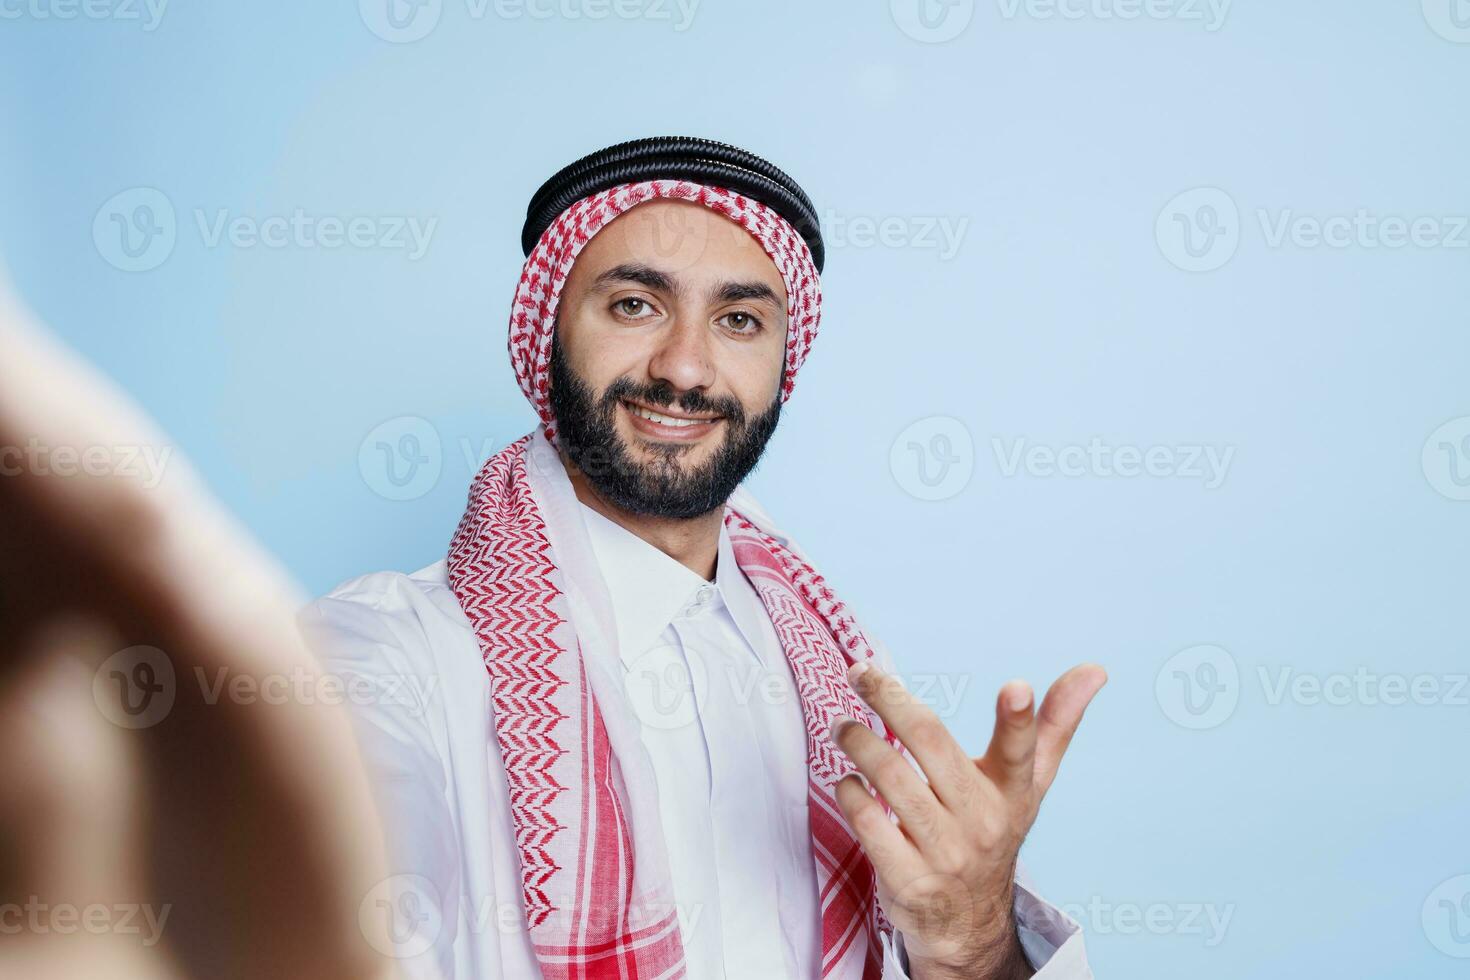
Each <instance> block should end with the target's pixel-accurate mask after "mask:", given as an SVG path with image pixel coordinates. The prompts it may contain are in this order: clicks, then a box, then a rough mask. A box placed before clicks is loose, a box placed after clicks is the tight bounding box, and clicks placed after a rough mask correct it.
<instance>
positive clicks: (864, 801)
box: [833, 773, 923, 882]
mask: <svg viewBox="0 0 1470 980" xmlns="http://www.w3.org/2000/svg"><path fill="white" fill-rule="evenodd" d="M833 795H834V796H835V797H836V798H837V808H838V809H839V810H841V811H842V816H843V819H845V820H846V821H847V826H848V827H849V828H851V830H852V835H853V836H854V837H856V838H857V842H858V844H859V845H861V846H862V849H863V853H864V854H866V855H867V856H868V860H869V861H871V862H873V870H875V871H876V872H878V877H879V878H880V879H882V880H883V881H885V882H895V881H897V882H902V881H908V880H909V879H910V878H911V877H913V876H914V875H915V874H918V873H919V869H921V868H922V867H923V859H922V858H920V857H919V852H918V850H917V849H916V848H915V847H914V845H913V844H912V843H910V841H909V839H908V838H907V837H905V836H904V835H903V831H901V830H899V829H898V827H897V826H895V825H894V823H893V821H892V820H891V819H889V816H888V814H887V813H886V812H885V811H884V809H883V807H882V806H881V805H879V803H878V801H877V800H875V799H873V797H872V796H871V795H869V793H868V788H867V787H866V786H864V785H863V780H862V777H860V776H858V775H857V774H855V773H854V774H851V775H847V776H844V777H842V778H841V779H839V780H838V781H837V786H836V787H835V788H834V789H833Z"/></svg>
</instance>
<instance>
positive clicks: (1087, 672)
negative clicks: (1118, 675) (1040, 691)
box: [1035, 664, 1108, 796]
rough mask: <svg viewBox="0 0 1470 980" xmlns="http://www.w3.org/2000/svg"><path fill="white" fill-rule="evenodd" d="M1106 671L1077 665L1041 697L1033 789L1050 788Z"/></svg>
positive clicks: (1103, 682) (1043, 791) (1104, 677)
mask: <svg viewBox="0 0 1470 980" xmlns="http://www.w3.org/2000/svg"><path fill="white" fill-rule="evenodd" d="M1107 682H1108V672H1107V671H1106V670H1104V669H1103V668H1102V667H1101V666H1099V665H1098V664H1079V665H1078V666H1076V667H1073V668H1072V669H1071V670H1069V671H1067V672H1066V673H1065V674H1063V675H1062V676H1061V677H1059V678H1057V680H1056V683H1054V684H1053V685H1052V686H1051V689H1050V690H1048V691H1047V692H1046V697H1045V698H1044V699H1042V702H1041V711H1040V712H1038V714H1037V717H1036V727H1037V731H1036V777H1035V779H1036V788H1037V790H1038V791H1039V793H1040V794H1041V795H1043V796H1044V795H1045V794H1046V791H1047V790H1049V789H1050V788H1051V784H1052V780H1053V779H1055V778H1056V775H1057V769H1058V768H1060V766H1061V764H1062V756H1063V755H1065V754H1066V752H1067V746H1068V745H1070V744H1071V743H1072V736H1073V735H1075V734H1077V726H1078V725H1080V724H1081V723H1082V714H1083V712H1085V711H1086V710H1087V706H1088V704H1090V703H1091V702H1092V699H1093V697H1094V696H1095V695H1096V694H1097V692H1098V691H1100V690H1102V686H1103V685H1104V684H1106V683H1107Z"/></svg>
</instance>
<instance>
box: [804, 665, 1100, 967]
mask: <svg viewBox="0 0 1470 980" xmlns="http://www.w3.org/2000/svg"><path fill="white" fill-rule="evenodd" d="M848 677H849V680H850V681H851V682H852V685H853V687H854V688H855V689H856V690H857V692H858V694H859V695H860V696H861V697H862V698H863V700H864V701H866V702H867V704H868V705H869V706H870V707H872V708H873V710H874V711H875V712H877V714H878V716H879V717H880V718H882V719H883V721H884V723H885V724H886V725H887V726H888V729H889V730H890V731H891V732H893V734H894V735H895V736H897V737H898V739H899V741H900V742H902V744H903V746H904V748H905V749H906V750H907V751H908V753H909V755H910V756H912V757H913V760H914V761H915V762H917V763H918V764H919V766H920V768H921V769H922V770H923V774H922V775H920V773H919V772H917V771H915V769H914V768H913V766H912V765H911V764H910V763H909V761H908V759H906V758H905V757H904V755H903V754H902V753H901V752H899V751H898V750H896V749H895V748H894V747H893V746H891V745H890V744H888V743H887V742H885V741H884V740H883V739H882V738H881V737H879V736H878V735H876V734H875V733H874V732H873V731H872V730H871V729H869V728H868V727H867V726H866V725H863V724H861V723H860V722H857V721H854V720H852V719H843V720H841V721H839V722H838V723H837V724H836V725H834V726H833V728H832V738H833V740H834V741H835V742H836V744H837V746H838V747H839V748H841V749H842V751H843V752H845V753H846V754H847V756H848V757H849V758H850V759H851V760H852V761H853V764H854V765H856V766H857V769H858V772H860V773H861V774H862V775H861V776H858V775H856V774H854V775H850V776H847V777H845V778H844V779H842V780H841V781H840V782H839V783H838V784H837V788H836V794H837V803H838V806H839V807H841V809H842V812H843V814H844V815H845V816H846V818H847V822H848V825H849V826H850V827H851V828H852V831H853V834H854V835H855V836H856V837H857V839H858V842H859V843H860V844H861V845H862V847H863V850H864V851H865V852H866V853H867V855H868V858H869V860H871V861H872V863H873V866H874V869H875V870H876V871H877V874H878V883H879V899H880V901H881V902H882V904H883V908H884V910H885V911H886V912H887V914H888V916H889V918H890V919H891V920H892V922H893V924H894V926H895V927H896V928H897V929H898V930H899V932H901V933H902V934H903V939H904V945H905V948H906V949H907V951H908V955H909V966H910V972H911V974H912V976H913V977H914V980H936V978H950V977H954V978H960V977H963V978H966V980H990V978H996V980H1011V978H1015V977H1029V976H1031V974H1032V972H1033V971H1032V970H1031V968H1030V966H1029V964H1028V963H1027V962H1026V959H1025V957H1024V955H1023V954H1022V952H1021V948H1020V941H1019V939H1018V938H1017V934H1016V927H1015V922H1014V919H1013V913H1012V901H1013V891H1014V878H1015V869H1016V856H1017V854H1018V853H1019V851H1020V849H1021V842H1022V841H1023V840H1025V838H1026V834H1027V833H1028V832H1029V831H1030V829H1031V825H1032V824H1033V823H1034V822H1035V820H1036V814H1037V810H1038V809H1039V808H1040V806H1041V800H1042V798H1043V797H1044V796H1045V795H1046V792H1047V790H1048V789H1050V788H1051V784H1052V780H1054V779H1055V778H1056V774H1057V769H1058V767H1059V766H1060V765H1061V762H1062V756H1063V755H1064V754H1065V753H1066V751H1067V746H1068V745H1069V744H1070V742H1071V741H1072V736H1073V735H1074V734H1075V733H1076V731H1077V726H1078V725H1079V724H1080V723H1081V721H1082V714H1083V712H1084V711H1086V709H1087V705H1088V704H1089V703H1090V702H1091V701H1092V698H1093V696H1094V695H1096V694H1097V692H1098V691H1099V690H1101V688H1102V686H1103V684H1105V683H1106V682H1107V674H1106V672H1105V671H1104V670H1103V669H1102V668H1101V667H1099V666H1097V665H1095V664H1082V665H1080V666H1077V667H1073V668H1072V669H1071V670H1069V671H1067V672H1066V673H1065V674H1063V675H1062V676H1061V677H1060V678H1058V679H1057V681H1056V683H1054V684H1053V685H1052V687H1051V689H1050V690H1049V691H1048V692H1047V695H1046V699H1045V700H1044V701H1043V702H1042V705H1041V710H1040V711H1039V712H1036V711H1034V710H1033V707H1034V705H1033V700H1034V699H1033V697H1032V693H1031V689H1030V687H1029V686H1028V685H1026V684H1025V683H1024V682H1021V681H1011V682H1010V683H1008V684H1006V685H1005V686H1004V687H1002V688H1001V691H1000V696H999V697H998V698H997V700H996V708H995V733H994V735H993V736H992V737H991V740H990V746H989V748H988V749H987V750H986V752H985V755H984V756H982V757H980V758H978V759H972V758H971V757H970V756H969V754H968V753H966V752H965V750H964V749H963V748H962V747H961V746H960V744H959V742H957V741H956V740H955V738H954V736H953V735H951V734H950V732H949V731H948V729H946V728H945V727H944V724H943V723H942V722H941V721H940V720H939V718H938V716H936V715H935V714H934V712H933V711H931V710H930V709H929V707H928V706H927V705H925V704H923V703H922V702H920V701H919V700H918V699H917V698H915V697H914V696H913V695H912V694H910V693H909V692H908V691H907V690H905V689H904V687H903V686H902V685H901V684H900V683H899V682H898V680H897V678H895V677H893V676H891V675H888V674H884V673H883V672H882V671H880V670H879V669H878V668H877V667H874V666H872V665H871V664H870V663H868V662H867V661H861V662H859V663H857V664H855V665H854V666H853V668H852V670H851V671H850V672H849V675H848ZM865 783H866V784H865ZM869 787H871V789H872V790H873V792H875V793H876V794H877V796H878V797H879V798H878V799H875V797H874V795H873V793H870V792H869ZM882 802H886V803H887V804H888V806H889V807H890V808H891V809H892V811H893V815H894V817H896V818H897V822H894V820H893V819H890V817H889V815H888V813H887V812H885V810H884V808H883V806H882Z"/></svg>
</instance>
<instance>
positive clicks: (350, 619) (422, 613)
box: [297, 561, 473, 667]
mask: <svg viewBox="0 0 1470 980" xmlns="http://www.w3.org/2000/svg"><path fill="white" fill-rule="evenodd" d="M297 623H298V625H299V626H300V628H301V631H302V633H303V635H304V636H305V637H306V640H307V643H308V644H309V645H310V646H311V647H312V648H313V649H314V650H316V651H317V654H318V656H321V657H322V658H323V659H326V660H329V661H339V662H341V661H363V660H374V661H379V662H382V661H392V662H399V663H400V664H401V665H402V666H406V667H411V666H416V665H424V664H426V663H427V662H429V661H432V659H433V657H434V649H435V647H438V646H442V645H443V644H444V643H445V642H446V641H453V640H457V639H459V638H460V637H461V635H462V634H463V635H464V636H465V637H470V638H472V636H473V634H472V632H471V630H470V626H469V621H468V620H467V619H466V618H465V615H464V611H463V610H462V609H461V608H460V605H459V601H458V600H457V599H456V598H455V596H454V591H453V590H452V589H451V588H450V587H449V580H448V572H447V568H446V566H445V562H443V561H439V562H435V563H434V564H432V565H429V566H427V567H425V568H421V569H419V570H418V571H416V572H413V573H410V574H405V573H403V572H373V573H371V574H368V575H360V576H358V577H357V578H353V579H349V580H347V581H346V582H343V583H342V584H341V585H338V586H337V587H336V588H334V589H332V590H331V591H330V592H328V593H327V594H326V595H324V596H322V597H320V598H318V599H316V600H314V601H312V602H310V603H308V604H307V605H306V606H305V607H304V608H303V609H302V610H301V611H300V612H299V613H297Z"/></svg>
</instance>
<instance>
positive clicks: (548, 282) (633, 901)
mask: <svg viewBox="0 0 1470 980" xmlns="http://www.w3.org/2000/svg"><path fill="white" fill-rule="evenodd" d="M654 197H672V198H681V199H684V200H691V201H698V202H699V203H702V204H705V205H706V206H708V207H711V208H713V209H715V210H717V211H719V212H720V213H721V214H724V215H726V216H727V217H729V218H731V219H732V220H734V221H736V222H738V223H739V224H740V225H741V226H742V227H744V228H746V229H747V230H748V231H750V233H751V234H752V235H753V236H755V237H756V239H757V240H758V241H759V242H760V243H761V244H762V246H763V247H765V249H766V251H767V254H769V255H770V256H771V258H772V259H773V260H774V261H775V262H776V265H777V267H778V269H779V270H780V271H781V275H782V277H783V280H784V281H785V283H786V287H787V293H788V298H789V304H788V305H789V308H790V312H791V320H790V331H789V335H788V340H787V349H786V360H787V372H786V388H785V390H784V391H783V397H785V396H786V395H789V393H790V386H791V382H792V380H793V378H794V376H795V374H796V369H797V367H799V366H800V364H801V362H802V360H803V359H805V357H806V354H807V352H808V351H809V350H810V347H811V342H812V340H813V338H814V337H815V335H816V330H817V323H818V320H819V313H820V299H821V297H820V291H819V287H818V283H817V275H816V271H815V268H814V267H813V266H812V263H811V255H810V252H809V250H808V249H807V246H806V243H805V242H804V241H802V239H801V237H800V236H799V235H798V234H797V233H796V231H795V230H794V229H793V228H792V227H791V226H790V224H789V223H788V222H786V220H785V219H783V218H781V217H780V216H779V215H777V214H776V213H775V212H774V211H772V210H771V209H769V208H768V207H766V206H765V205H763V204H760V203H759V202H756V201H752V200H750V199H749V198H746V197H742V196H741V195H738V194H733V193H730V192H728V191H724V190H721V189H718V188H710V187H703V186H700V185H697V184H689V183H684V182H678V181H652V182H646V183H640V184H631V185H625V186H622V187H616V188H613V189H611V190H608V191H604V192H602V193H599V194H595V195H593V196H591V197H589V198H586V199H584V200H582V201H581V202H579V203H577V204H575V205H573V206H572V207H571V208H569V209H568V210H567V211H566V212H564V213H563V214H562V216H561V217H560V218H559V219H558V220H557V221H556V222H554V223H553V224H552V226H551V227H550V228H548V229H547V231H546V232H545V233H544V234H543V235H542V237H541V240H540V243H539V244H538V245H537V247H536V248H535V250H534V251H533V252H532V254H531V256H530V258H529V259H528V260H527V262H526V267H525V271H524V274H523V276H522V279H521V285H520V289H519V290H518V291H517V294H516V301H515V307H514V311H513V314H512V318H511V328H510V351H511V360H512V362H513V363H514V364H515V369H516V375H517V377H518V378H519V379H520V383H521V387H522V389H523V390H524V391H525V393H526V396H527V397H528V398H529V399H530V400H531V402H532V404H533V405H534V406H535V407H536V409H537V411H538V412H539V413H540V414H541V416H542V419H543V421H544V423H545V424H544V425H543V427H542V428H541V429H540V430H538V432H535V433H532V434H531V435H529V436H526V437H525V438H523V439H521V440H519V441H518V442H516V443H514V444H512V445H511V446H509V447H507V448H506V449H504V450H502V451H501V452H499V453H497V454H496V455H495V456H493V457H492V458H491V459H490V460H489V461H488V462H487V463H486V464H485V466H484V467H483V468H482V469H481V471H480V473H479V475H478V476H477V477H476V479H475V481H474V484H473V485H472V487H471V489H470V499H469V505H468V507H467V509H466V510H465V513H464V516H463V518H462V519H461V521H460V524H459V528H458V530H457V531H456V533H455V536H454V539H453V541H452V543H451V545H450V552H449V581H450V585H451V586H452V588H453V590H454V593H455V595H456V597H457V598H458V600H459V603H460V605H461V606H462V607H463V609H464V611H465V613H466V615H467V616H468V617H469V620H470V622H471V624H472V626H473V627H474V631H475V635H476V637H477V638H478V640H479V643H480V649H481V652H482V654H483V655H484V658H485V665H486V667H487V669H488V670H489V673H490V679H491V692H492V695H491V696H492V699H493V708H494V717H495V734H496V738H497V740H498V742H499V746H500V753H501V758H502V761H503V763H504V767H505V774H506V780H507V784H508V786H509V789H510V798H511V807H512V811H513V821H514V825H515V836H516V845H517V848H518V850H519V852H520V858H521V879H522V886H523V898H524V902H525V913H526V922H527V927H528V929H529V932H530V936H531V940H532V944H533V946H534V948H535V952H536V956H537V958H538V960H539V962H540V965H541V972H542V975H543V976H544V977H546V978H558V980H561V978H566V980H582V978H585V980H599V978H618V980H664V978H669V980H673V978H679V977H684V976H685V975H686V968H685V965H684V953H683V949H682V945H681V940H680V933H679V921H678V916H677V914H676V906H675V896H674V895H673V893H672V885H671V883H670V879H669V875H668V863H667V855H666V854H665V853H664V852H663V847H662V843H661V842H662V838H661V835H660V834H659V833H658V820H659V815H658V807H657V798H656V795H655V793H654V790H653V786H652V783H651V782H650V781H649V780H648V779H646V778H643V775H642V770H640V768H639V765H638V760H635V759H634V756H636V754H637V753H638V752H639V751H640V748H641V746H639V744H638V743H637V738H636V731H637V721H636V717H635V716H634V715H633V713H632V708H631V707H630V706H629V705H628V704H627V703H626V701H625V700H624V699H623V698H622V697H621V696H619V693H620V692H617V691H611V692H610V691H609V689H608V688H607V687H606V686H605V685H603V686H601V687H600V686H599V683H600V682H598V681H597V677H600V676H601V675H600V674H598V673H597V671H596V668H597V666H598V665H596V664H591V665H589V663H587V662H584V659H583V656H582V652H583V647H584V642H579V639H578V637H577V635H576V631H575V629H574V628H573V625H572V623H573V618H574V613H573V603H572V601H571V597H570V596H569V595H568V592H567V590H568V588H569V587H571V586H569V584H568V582H569V579H568V576H567V575H566V574H565V572H566V570H565V569H564V568H562V567H561V565H562V562H561V561H560V560H559V558H561V557H563V556H559V555H558V554H554V553H553V546H552V542H553V540H554V539H555V540H558V542H559V544H558V547H561V544H560V541H561V540H562V539H560V538H558V534H560V533H561V532H559V531H557V530H556V529H555V528H553V527H552V526H550V525H549V524H548V521H547V518H546V514H545V513H543V507H542V506H541V505H540V504H539V503H538V499H537V493H536V489H535V487H536V479H535V476H534V467H533V468H531V469H530V470H528V461H529V460H530V459H532V458H533V457H537V454H538V453H539V452H542V451H543V450H545V449H546V448H547V447H548V446H549V445H550V444H551V442H552V440H553V439H554V433H553V431H552V420H551V418H550V407H549V404H548V399H547V374H548V358H549V355H550V346H551V323H552V320H553V318H554V314H555V310H556V303H557V297H558V295H559V293H560V290H561V287H562V284H563V283H564V282H565V279H566V276H567V273H568V272H569V271H570V269H571V264H572V262H573V261H574V260H575V258H576V255H577V253H578V252H579V251H580V250H581V247H582V246H583V245H584V244H585V243H586V242H587V240H588V239H590V238H591V237H592V235H594V234H596V232H597V231H598V230H599V229H601V228H602V227H603V226H604V225H605V224H606V223H607V222H608V221H610V220H611V219H612V218H613V217H615V216H616V215H618V214H620V213H622V212H623V211H626V210H627V209H629V208H631V207H633V206H635V205H636V204H638V203H641V202H643V201H645V200H649V199H650V198H654ZM536 440H543V442H542V443H540V444H538V443H537V442H536ZM542 455H543V457H544V455H545V454H544V453H543V454H542ZM553 465H556V464H555V461H554V460H553ZM748 509H751V510H752V513H750V514H742V513H741V512H739V511H738V510H737V509H736V508H735V507H734V506H728V505H727V507H726V510H725V526H726V528H727V531H728V533H729V535H730V540H731V544H732V545H733V547H734V553H735V558H736V561H737V563H738V564H739V565H740V568H741V570H742V571H743V572H744V573H745V574H746V576H747V577H748V578H749V579H750V581H751V583H752V584H753V585H754V586H755V589H756V591H757V592H758V594H759V595H760V597H761V600H762V602H763V603H764V605H765V608H766V611H767V613H768V614H769V615H770V617H771V623H772V625H773V626H774V627H775V630H776V634H777V636H778V637H779V639H780V642H781V646H782V649H783V650H784V651H785V653H786V657H787V660H788V662H789V663H790V665H791V670H792V674H793V676H794V678H795V681H796V688H797V691H798V693H799V695H800V698H801V706H802V712H803V716H804V718H805V721H806V729H807V749H808V773H809V781H808V790H809V793H808V810H809V815H810V816H809V823H810V827H811V833H812V845H813V846H812V852H813V855H814V859H815V862H816V871H817V881H818V885H819V889H820V902H821V915H822V972H821V975H822V976H823V977H841V978H858V977H862V978H864V980H871V978H876V977H878V976H880V975H881V971H882V951H881V942H880V931H881V930H883V929H886V928H887V924H886V922H885V921H884V920H883V918H882V915H881V912H880V911H879V909H878V904H877V899H876V891H875V878H874V873H873V869H872V866H871V865H870V864H869V862H868V860H867V858H866V856H865V855H864V854H863V852H862V850H861V849H860V847H859V846H858V844H857V842H856V840H855V839H854V838H853V836H852V834H851V833H850V832H849V831H848V829H847V825H846V823H845V821H844V820H843V818H842V815H841V812H840V811H839V810H838V809H837V806H836V803H835V800H834V798H833V792H832V791H833V786H834V784H835V783H836V782H837V780H838V779H840V778H841V777H842V776H843V775H846V774H847V773H848V772H851V771H852V767H851V764H850V763H848V762H847V760H846V759H845V758H844V757H843V756H842V755H841V753H839V752H838V751H837V750H836V749H835V747H834V746H833V745H832V743H831V740H830V738H829V736H828V732H829V729H830V727H831V724H832V722H833V721H834V720H835V719H836V718H837V717H839V716H841V715H847V716H849V717H853V718H859V719H864V720H867V721H868V722H869V723H870V724H874V725H877V724H878V723H877V721H876V719H875V717H874V716H872V715H871V714H870V713H869V711H868V709H867V708H866V707H865V706H864V705H863V704H862V702H861V701H860V700H859V699H858V698H857V696H856V695H855V694H854V693H853V691H852V690H851V688H850V687H849V685H848V684H847V681H846V671H847V667H848V666H850V665H851V664H852V663H853V662H855V661H857V660H862V659H866V658H869V657H871V656H872V655H873V651H872V649H871V647H870V646H869V644H868V641H867V640H866V638H865V637H864V635H863V633H862V631H861V630H860V629H859V627H858V625H857V623H856V622H855V620H854V619H853V618H852V616H851V615H850V614H849V613H848V612H847V611H846V608H845V606H844V604H843V603H842V602H840V601H839V600H838V599H837V598H836V596H835V595H834V594H833V593H832V590H831V589H830V588H829V587H828V586H827V585H826V584H825V582H824V580H823V579H822V577H821V576H820V575H818V574H817V572H816V571H815V570H814V569H813V568H812V567H811V565H810V564H808V562H807V561H806V560H805V559H804V558H803V557H802V556H801V555H800V554H799V553H798V552H797V551H796V550H795V548H794V546H790V545H788V543H787V542H785V540H784V539H782V538H780V537H778V536H777V535H775V534H773V533H771V531H772V530H773V529H770V528H768V527H765V526H763V524H762V521H763V518H762V517H761V516H760V515H758V514H757V513H754V510H753V508H748ZM587 639H588V638H586V637H584V638H583V640H584V641H585V640H587ZM589 666H591V667H592V668H593V671H592V675H591V676H589ZM595 691H596V692H597V694H596V695H595V694H594V692H595ZM644 764H645V765H646V761H645V762H644ZM650 796H652V797H653V798H650ZM761 939H762V937H751V941H752V942H759V941H761Z"/></svg>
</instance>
